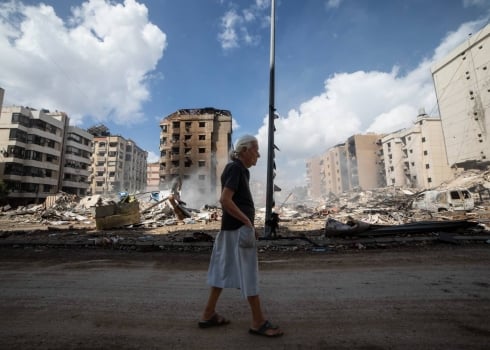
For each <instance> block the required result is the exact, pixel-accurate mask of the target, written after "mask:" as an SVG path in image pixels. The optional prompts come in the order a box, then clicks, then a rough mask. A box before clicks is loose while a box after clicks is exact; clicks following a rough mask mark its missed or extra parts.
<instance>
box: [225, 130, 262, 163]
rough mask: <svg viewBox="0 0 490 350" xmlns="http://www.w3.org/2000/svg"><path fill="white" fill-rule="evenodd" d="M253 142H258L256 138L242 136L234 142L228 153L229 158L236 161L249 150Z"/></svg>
mask: <svg viewBox="0 0 490 350" xmlns="http://www.w3.org/2000/svg"><path fill="white" fill-rule="evenodd" d="M254 142H258V141H257V138H256V137H255V136H252V135H243V136H241V137H240V138H239V139H238V140H237V141H236V142H235V147H234V148H233V149H232V150H231V151H230V158H231V159H233V160H235V159H238V156H239V155H240V153H242V152H243V151H244V150H246V149H248V148H250V147H251V146H252V144H253V143H254Z"/></svg>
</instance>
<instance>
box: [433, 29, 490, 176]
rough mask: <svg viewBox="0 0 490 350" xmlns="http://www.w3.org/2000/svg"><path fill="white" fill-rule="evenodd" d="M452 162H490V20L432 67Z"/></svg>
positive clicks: (474, 165) (480, 164)
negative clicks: (489, 22)
mask: <svg viewBox="0 0 490 350" xmlns="http://www.w3.org/2000/svg"><path fill="white" fill-rule="evenodd" d="M432 76H433V79H434V85H435V89H436V95H437V100H438V104H439V112H440V116H441V122H442V129H443V133H444V141H445V145H446V150H447V159H448V163H449V165H450V166H453V167H462V168H479V167H485V166H488V165H489V164H490V134H489V133H490V24H487V25H486V26H485V27H484V28H483V29H482V30H480V31H479V32H478V33H475V34H473V35H471V36H470V37H469V38H468V39H467V40H466V41H465V42H464V43H463V44H461V45H459V46H458V47H457V48H456V49H454V50H453V51H452V52H451V53H450V54H448V55H447V56H446V57H444V58H443V59H441V60H440V61H439V62H437V63H436V64H435V65H434V66H433V67H432Z"/></svg>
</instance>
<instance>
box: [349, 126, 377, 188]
mask: <svg viewBox="0 0 490 350" xmlns="http://www.w3.org/2000/svg"><path fill="white" fill-rule="evenodd" d="M380 138H381V136H380V135H377V134H366V135H353V136H351V137H349V139H348V140H347V142H346V143H345V148H346V159H347V178H348V183H349V189H350V190H353V189H356V188H360V189H362V190H369V189H374V188H379V187H383V186H385V183H383V177H382V176H380V171H379V170H380V162H379V156H378V153H379V150H380V148H381V147H380V145H379V143H378V140H379V139H380Z"/></svg>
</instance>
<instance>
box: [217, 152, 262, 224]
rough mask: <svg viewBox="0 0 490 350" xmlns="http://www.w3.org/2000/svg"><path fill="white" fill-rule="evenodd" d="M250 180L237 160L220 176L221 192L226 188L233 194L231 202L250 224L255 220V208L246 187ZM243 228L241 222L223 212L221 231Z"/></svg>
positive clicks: (227, 166) (248, 189) (248, 173)
mask: <svg viewBox="0 0 490 350" xmlns="http://www.w3.org/2000/svg"><path fill="white" fill-rule="evenodd" d="M249 180H250V172H249V171H248V169H247V168H245V166H244V165H243V164H242V162H241V161H239V160H234V161H232V162H230V163H228V164H226V166H225V170H223V174H221V190H223V188H225V187H228V188H229V189H231V190H232V191H234V192H235V193H234V194H233V202H235V204H236V205H237V207H238V208H240V210H241V211H243V213H244V214H245V215H247V217H248V218H249V219H250V221H251V222H252V224H253V223H254V218H255V206H254V201H253V198H252V193H250V187H249V185H248V183H249ZM240 226H243V222H241V221H240V220H237V219H235V218H234V217H233V216H231V215H230V214H228V213H227V212H226V211H225V210H223V217H222V218H221V229H222V230H236V229H238V228H239V227H240Z"/></svg>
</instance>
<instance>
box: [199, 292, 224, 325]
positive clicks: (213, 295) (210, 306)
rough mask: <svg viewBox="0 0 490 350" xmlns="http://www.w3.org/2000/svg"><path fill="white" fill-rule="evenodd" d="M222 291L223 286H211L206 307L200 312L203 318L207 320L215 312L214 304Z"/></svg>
mask: <svg viewBox="0 0 490 350" xmlns="http://www.w3.org/2000/svg"><path fill="white" fill-rule="evenodd" d="M222 291H223V288H218V287H211V290H210V291H209V297H208V302H207V303H206V307H205V308H204V312H203V314H202V319H203V320H209V319H210V318H211V317H213V315H214V314H215V313H216V304H217V303H218V299H219V296H220V295H221V292H222Z"/></svg>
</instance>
